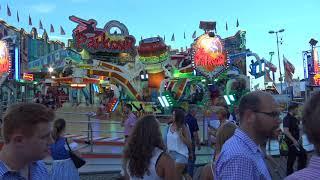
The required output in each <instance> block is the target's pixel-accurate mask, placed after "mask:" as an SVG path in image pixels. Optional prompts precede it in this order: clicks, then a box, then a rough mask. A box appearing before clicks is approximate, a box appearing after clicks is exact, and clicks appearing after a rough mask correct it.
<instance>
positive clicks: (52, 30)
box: [50, 24, 54, 33]
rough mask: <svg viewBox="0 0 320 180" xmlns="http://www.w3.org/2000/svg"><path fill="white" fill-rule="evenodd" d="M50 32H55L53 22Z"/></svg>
mask: <svg viewBox="0 0 320 180" xmlns="http://www.w3.org/2000/svg"><path fill="white" fill-rule="evenodd" d="M50 32H51V33H54V28H53V25H52V24H50Z"/></svg>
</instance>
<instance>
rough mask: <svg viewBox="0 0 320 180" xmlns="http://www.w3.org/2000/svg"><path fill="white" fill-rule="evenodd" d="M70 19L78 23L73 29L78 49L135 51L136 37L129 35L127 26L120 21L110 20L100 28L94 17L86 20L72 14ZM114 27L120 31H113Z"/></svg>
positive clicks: (114, 51)
mask: <svg viewBox="0 0 320 180" xmlns="http://www.w3.org/2000/svg"><path fill="white" fill-rule="evenodd" d="M69 19H70V20H71V21H73V22H76V23H78V26H77V27H76V28H75V29H74V30H73V39H74V45H75V48H76V49H78V50H82V49H86V50H87V51H89V52H90V53H96V52H111V53H120V52H133V51H134V45H135V42H136V40H135V38H134V37H133V36H131V35H129V32H128V29H127V27H126V26H125V25H124V24H122V23H120V22H118V21H110V22H108V23H107V24H106V25H105V27H104V28H103V29H100V28H97V27H96V25H97V22H96V21H95V20H93V19H90V20H88V21H86V20H83V19H80V18H78V17H75V16H70V17H69ZM112 28H116V29H118V30H120V32H117V31H115V32H113V33H111V32H110V30H111V29H112Z"/></svg>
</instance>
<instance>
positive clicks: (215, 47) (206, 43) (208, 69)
mask: <svg viewBox="0 0 320 180" xmlns="http://www.w3.org/2000/svg"><path fill="white" fill-rule="evenodd" d="M193 50H194V52H193V60H194V65H195V67H196V69H198V70H200V71H201V72H203V73H205V74H214V73H215V70H217V68H218V67H224V66H226V64H227V56H226V53H225V51H224V47H223V44H222V42H221V39H220V37H219V36H215V37H210V36H209V35H208V34H204V35H201V36H200V37H199V38H198V39H197V40H196V41H195V43H194V44H193ZM218 69H219V68H218Z"/></svg>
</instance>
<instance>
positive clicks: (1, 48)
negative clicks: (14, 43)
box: [0, 41, 11, 76]
mask: <svg viewBox="0 0 320 180" xmlns="http://www.w3.org/2000/svg"><path fill="white" fill-rule="evenodd" d="M10 66H11V62H10V54H9V48H8V45H7V43H6V42H5V41H0V76H1V75H2V74H3V73H7V72H9V70H10Z"/></svg>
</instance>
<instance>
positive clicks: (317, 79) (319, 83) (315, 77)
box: [313, 74, 320, 86]
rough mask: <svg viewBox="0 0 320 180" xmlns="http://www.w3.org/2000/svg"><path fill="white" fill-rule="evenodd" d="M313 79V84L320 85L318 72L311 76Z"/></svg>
mask: <svg viewBox="0 0 320 180" xmlns="http://www.w3.org/2000/svg"><path fill="white" fill-rule="evenodd" d="M313 80H314V85H315V86H320V74H316V75H315V76H314V77H313Z"/></svg>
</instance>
